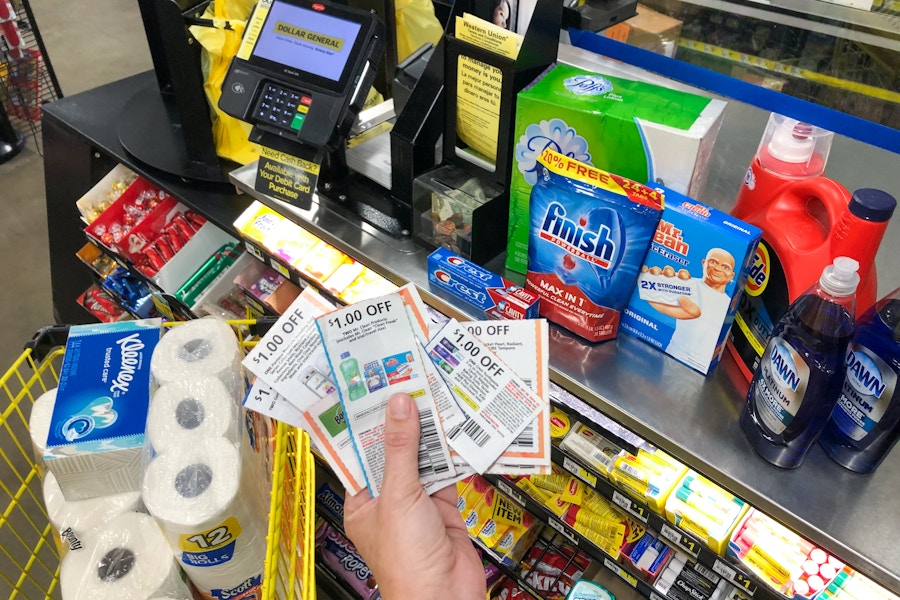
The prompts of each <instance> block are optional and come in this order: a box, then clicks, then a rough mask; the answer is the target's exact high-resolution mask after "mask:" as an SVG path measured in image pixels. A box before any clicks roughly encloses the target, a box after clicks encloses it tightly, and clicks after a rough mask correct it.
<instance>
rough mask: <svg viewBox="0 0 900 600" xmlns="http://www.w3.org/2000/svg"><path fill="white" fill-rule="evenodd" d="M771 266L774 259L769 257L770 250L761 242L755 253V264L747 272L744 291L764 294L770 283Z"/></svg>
mask: <svg viewBox="0 0 900 600" xmlns="http://www.w3.org/2000/svg"><path fill="white" fill-rule="evenodd" d="M771 268H772V261H771V260H770V259H769V251H768V249H767V248H766V246H765V245H764V244H763V243H762V242H760V243H759V244H758V245H757V246H756V254H754V255H753V265H752V266H751V267H750V272H749V273H748V274H747V283H746V285H744V291H745V292H747V293H748V294H749V295H751V296H759V295H760V294H762V293H763V292H764V291H765V289H766V285H767V284H768V283H769V271H770V270H771Z"/></svg>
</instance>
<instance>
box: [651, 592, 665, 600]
mask: <svg viewBox="0 0 900 600" xmlns="http://www.w3.org/2000/svg"><path fill="white" fill-rule="evenodd" d="M650 600H666V598H663V597H662V596H660V595H659V594H657V593H656V592H650Z"/></svg>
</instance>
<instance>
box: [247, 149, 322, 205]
mask: <svg viewBox="0 0 900 600" xmlns="http://www.w3.org/2000/svg"><path fill="white" fill-rule="evenodd" d="M320 169H321V165H319V164H318V163H315V162H312V161H309V160H305V159H302V158H299V157H297V156H292V155H290V154H287V153H285V152H280V151H278V150H273V149H272V148H266V147H265V146H263V147H261V148H260V154H259V163H258V167H257V170H256V183H255V185H254V188H255V189H256V191H258V192H261V193H263V194H267V195H269V196H272V197H273V198H277V199H279V200H282V201H284V202H288V203H289V204H296V205H300V206H308V205H309V203H310V202H311V200H312V197H313V195H314V194H315V191H316V183H317V182H318V180H319V171H320Z"/></svg>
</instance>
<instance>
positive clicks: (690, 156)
mask: <svg viewBox="0 0 900 600" xmlns="http://www.w3.org/2000/svg"><path fill="white" fill-rule="evenodd" d="M725 106H726V103H725V102H723V101H721V100H715V99H710V98H707V97H704V96H699V95H696V94H691V93H687V92H682V91H678V90H672V89H667V88H664V87H661V86H658V85H654V84H651V83H646V82H641V81H631V80H629V79H622V78H619V77H611V76H608V75H605V74H600V73H595V72H591V71H587V70H584V69H580V68H577V67H574V66H570V65H566V64H557V65H555V66H554V67H551V68H550V69H548V70H547V71H545V72H544V74H543V75H541V76H540V77H538V78H537V79H536V80H535V81H534V82H533V83H532V84H531V85H529V86H528V87H527V88H525V89H524V90H522V91H521V92H519V95H518V99H517V101H516V123H515V134H514V138H513V140H514V143H515V149H514V154H513V162H512V170H511V173H510V200H509V240H508V244H507V253H506V268H507V269H510V270H511V271H516V272H518V273H524V272H525V268H526V266H527V264H526V260H527V257H528V231H529V223H530V218H529V205H528V202H529V196H530V193H531V188H532V186H534V184H535V183H536V182H537V174H538V168H537V163H538V157H539V156H540V155H541V152H543V150H544V149H545V148H550V149H552V150H555V151H556V152H559V153H560V154H563V155H564V156H567V157H569V158H573V159H575V160H577V161H579V162H582V163H585V164H588V165H591V166H594V167H597V168H598V169H601V170H603V171H607V172H609V173H615V174H616V175H620V176H622V177H627V178H628V179H631V180H633V181H654V182H657V183H658V184H660V185H665V186H666V187H668V188H670V189H673V190H675V191H678V192H680V193H683V194H688V195H699V193H700V192H701V191H702V189H703V186H704V185H705V183H706V176H707V173H708V172H709V157H710V156H711V155H712V147H713V144H714V142H715V138H716V135H717V134H718V131H719V128H720V127H721V125H722V118H723V115H724V113H725Z"/></svg>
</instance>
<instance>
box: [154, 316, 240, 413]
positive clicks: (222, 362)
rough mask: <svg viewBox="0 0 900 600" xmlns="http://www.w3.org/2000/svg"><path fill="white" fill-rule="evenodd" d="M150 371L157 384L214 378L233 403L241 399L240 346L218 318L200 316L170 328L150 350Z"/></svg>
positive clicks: (229, 327) (231, 331) (230, 331)
mask: <svg viewBox="0 0 900 600" xmlns="http://www.w3.org/2000/svg"><path fill="white" fill-rule="evenodd" d="M150 371H151V373H152V374H153V378H154V380H155V381H156V383H157V384H158V385H163V384H166V383H170V382H173V381H190V380H195V379H197V378H198V377H216V378H218V379H219V380H220V381H221V382H222V383H224V384H225V386H226V387H227V388H228V389H229V391H230V392H231V393H232V395H233V398H234V399H235V401H236V402H240V401H241V400H243V396H244V389H243V387H244V378H243V372H242V371H241V354H240V346H239V344H238V340H237V336H236V335H235V333H234V330H233V329H232V328H231V326H230V325H229V324H228V323H226V322H225V321H223V320H222V319H218V318H215V317H204V318H202V319H195V320H193V321H188V322H187V323H184V324H182V325H178V326H176V327H172V328H171V329H170V330H169V331H168V332H166V334H165V335H163V337H162V339H161V340H160V342H159V344H157V346H156V348H155V349H154V351H153V356H152V357H151V359H150Z"/></svg>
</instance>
